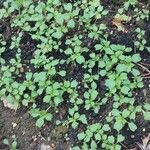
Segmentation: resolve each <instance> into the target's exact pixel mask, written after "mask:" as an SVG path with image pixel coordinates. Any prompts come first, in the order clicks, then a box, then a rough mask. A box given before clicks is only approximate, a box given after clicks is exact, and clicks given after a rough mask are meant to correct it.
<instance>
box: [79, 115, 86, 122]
mask: <svg viewBox="0 0 150 150" xmlns="http://www.w3.org/2000/svg"><path fill="white" fill-rule="evenodd" d="M79 120H80V121H81V122H82V123H83V124H87V118H86V116H85V115H81V116H80V117H79Z"/></svg>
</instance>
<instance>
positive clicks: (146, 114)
mask: <svg viewBox="0 0 150 150" xmlns="http://www.w3.org/2000/svg"><path fill="white" fill-rule="evenodd" d="M144 120H147V121H150V112H144Z"/></svg>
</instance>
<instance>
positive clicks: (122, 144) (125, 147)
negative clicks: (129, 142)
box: [120, 143, 129, 150]
mask: <svg viewBox="0 0 150 150" xmlns="http://www.w3.org/2000/svg"><path fill="white" fill-rule="evenodd" d="M120 144H121V145H122V146H123V147H124V148H126V149H127V150H129V148H128V147H127V146H126V145H124V144H123V143H120Z"/></svg>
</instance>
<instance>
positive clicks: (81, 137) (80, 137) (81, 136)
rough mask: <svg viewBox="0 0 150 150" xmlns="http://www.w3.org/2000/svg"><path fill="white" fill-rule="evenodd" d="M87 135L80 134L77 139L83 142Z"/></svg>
mask: <svg viewBox="0 0 150 150" xmlns="http://www.w3.org/2000/svg"><path fill="white" fill-rule="evenodd" d="M85 136H86V135H85V133H84V132H81V133H79V134H78V135H77V137H78V139H79V140H83V139H84V138H85Z"/></svg>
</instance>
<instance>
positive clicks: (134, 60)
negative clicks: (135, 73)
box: [132, 54, 141, 63]
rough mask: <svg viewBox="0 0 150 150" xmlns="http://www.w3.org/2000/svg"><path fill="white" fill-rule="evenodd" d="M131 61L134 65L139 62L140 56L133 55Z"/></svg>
mask: <svg viewBox="0 0 150 150" xmlns="http://www.w3.org/2000/svg"><path fill="white" fill-rule="evenodd" d="M132 61H133V62H134V63H137V62H139V61H141V57H140V54H134V55H133V56H132Z"/></svg>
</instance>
